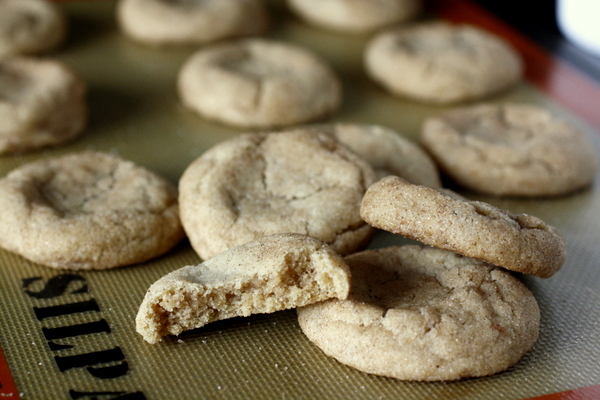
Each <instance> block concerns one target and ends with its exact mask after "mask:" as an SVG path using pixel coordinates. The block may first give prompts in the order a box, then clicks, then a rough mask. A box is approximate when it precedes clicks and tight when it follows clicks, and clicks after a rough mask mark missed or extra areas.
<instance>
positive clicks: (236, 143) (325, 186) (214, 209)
mask: <svg viewBox="0 0 600 400" xmlns="http://www.w3.org/2000/svg"><path fill="white" fill-rule="evenodd" d="M374 180H375V173H374V171H373V169H372V168H371V166H370V165H369V164H368V163H367V162H366V161H364V160H363V159H362V158H360V157H359V156H357V155H356V154H355V153H354V152H352V151H350V150H349V149H348V148H347V147H346V146H344V145H342V144H340V143H339V142H338V141H337V140H335V139H334V138H333V137H332V136H331V135H330V134H328V133H325V132H321V131H319V129H318V128H299V129H290V130H286V131H281V132H279V131H277V132H262V133H247V134H242V135H239V136H237V137H235V138H233V139H230V140H227V141H225V142H221V143H219V144H217V145H216V146H214V147H213V148H211V149H209V150H208V151H206V152H205V153H204V154H202V156H200V157H199V158H198V159H197V160H196V161H194V162H193V163H191V164H190V165H189V166H188V168H187V169H186V170H185V171H184V173H183V175H182V177H181V179H180V181H179V204H180V207H181V220H182V223H183V226H184V228H185V231H186V233H187V235H188V238H189V239H190V243H191V244H192V246H193V247H194V249H195V250H196V252H197V253H198V254H199V255H200V257H202V258H203V259H208V258H210V257H213V256H215V255H216V254H218V253H220V252H222V251H224V250H226V249H228V248H230V247H233V246H237V245H240V244H243V243H245V242H248V241H250V240H253V239H256V238H258V237H260V236H264V235H269V234H273V233H284V232H295V233H301V234H305V235H309V236H313V237H316V238H318V239H320V240H323V241H324V242H326V243H328V244H330V245H331V246H332V247H333V248H334V250H336V251H338V252H340V253H342V254H349V253H351V252H353V251H356V250H357V249H359V248H361V247H362V246H364V245H365V243H366V242H367V241H368V240H369V239H370V238H371V236H372V233H373V231H374V230H373V228H371V227H370V226H368V225H367V224H365V223H364V221H362V219H361V218H360V215H359V208H360V202H361V199H362V196H363V194H364V192H365V190H366V188H367V187H368V186H369V185H370V184H371V183H372V182H374Z"/></svg>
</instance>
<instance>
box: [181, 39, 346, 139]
mask: <svg viewBox="0 0 600 400" xmlns="http://www.w3.org/2000/svg"><path fill="white" fill-rule="evenodd" d="M178 82H179V83H178V85H179V95H180V98H181V100H182V101H183V103H184V104H185V105H186V106H187V107H189V108H190V109H192V110H194V111H196V112H198V113H199V114H200V115H202V116H203V117H205V118H207V119H210V120H215V121H219V122H221V123H224V124H228V125H233V126H238V127H254V128H266V127H275V126H286V125H292V124H298V123H304V122H310V121H313V120H316V119H319V118H323V117H326V116H328V115H330V114H331V113H333V112H334V111H336V110H337V109H338V108H339V107H340V105H341V99H342V93H341V82H340V80H339V78H338V77H337V75H336V73H335V72H334V71H333V70H332V69H331V68H330V67H329V66H328V65H327V64H326V63H325V62H324V61H323V60H321V59H320V58H319V57H317V56H316V55H315V54H313V53H312V52H311V51H309V50H306V49H304V48H301V47H298V46H296V45H292V44H290V43H284V42H278V41H273V40H267V39H245V40H239V41H235V42H229V43H224V44H219V45H214V46H211V47H207V48H204V49H202V50H199V51H198V52H197V53H195V54H194V55H192V56H191V57H190V58H189V59H188V60H187V61H186V63H185V64H184V65H183V67H182V68H181V71H180V73H179V79H178Z"/></svg>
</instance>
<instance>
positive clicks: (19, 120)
mask: <svg viewBox="0 0 600 400" xmlns="http://www.w3.org/2000/svg"><path fill="white" fill-rule="evenodd" d="M86 94H87V85H86V83H85V82H84V81H83V80H82V79H81V78H80V77H79V76H78V75H77V74H76V73H75V71H73V70H72V69H71V68H70V67H68V66H67V65H65V64H63V63H62V62H60V61H56V60H51V59H37V58H32V57H8V58H4V59H0V154H10V153H16V152H23V151H31V150H36V149H39V148H43V147H48V146H55V145H59V144H62V143H65V142H68V141H70V140H73V139H74V138H76V137H78V136H79V135H81V134H82V133H83V131H84V129H85V127H86V126H87V120H88V106H87V100H86Z"/></svg>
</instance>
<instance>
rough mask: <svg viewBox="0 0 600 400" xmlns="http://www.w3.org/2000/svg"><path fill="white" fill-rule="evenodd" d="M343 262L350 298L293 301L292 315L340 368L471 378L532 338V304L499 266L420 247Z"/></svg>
mask: <svg viewBox="0 0 600 400" xmlns="http://www.w3.org/2000/svg"><path fill="white" fill-rule="evenodd" d="M345 261H346V263H347V264H348V265H349V267H350V272H351V276H352V289H351V291H350V294H349V296H348V298H347V299H346V300H336V299H332V300H327V301H324V302H321V303H315V304H311V305H308V306H306V307H301V308H299V309H298V321H299V323H300V327H301V329H302V331H303V332H304V333H305V334H306V335H307V336H308V338H309V339H310V340H311V341H312V342H314V343H315V344H316V345H317V346H318V347H319V348H320V349H321V350H323V351H324V352H325V354H327V355H329V356H332V357H334V358H336V359H337V360H338V361H340V362H342V363H344V364H346V365H349V366H351V367H354V368H357V369H359V370H361V371H364V372H367V373H371V374H376V375H383V376H388V377H393V378H397V379H403V380H416V381H439V380H456V379H461V378H469V377H479V376H486V375H491V374H494V373H497V372H500V371H503V370H505V369H507V368H509V367H510V366H512V365H514V364H515V363H517V362H518V361H519V360H520V358H521V357H522V356H523V354H525V353H526V352H527V351H528V350H529V349H530V348H531V347H532V346H533V345H534V343H535V341H536V340H537V337H538V333H539V325H540V311H539V307H538V305H537V302H536V300H535V298H534V297H533V295H532V293H531V292H530V291H529V290H528V289H527V288H526V287H525V285H523V283H521V282H520V281H519V280H517V279H516V278H515V277H513V276H512V275H511V274H510V273H509V272H508V271H505V270H502V269H501V268H496V267H493V266H491V265H489V264H486V263H484V262H481V261H478V260H474V259H471V258H468V257H463V256H461V255H458V254H455V253H451V252H448V251H445V250H441V249H435V248H430V247H425V246H418V245H405V246H400V247H388V248H382V249H377V250H366V251H363V252H360V253H355V254H352V255H350V256H347V257H346V258H345Z"/></svg>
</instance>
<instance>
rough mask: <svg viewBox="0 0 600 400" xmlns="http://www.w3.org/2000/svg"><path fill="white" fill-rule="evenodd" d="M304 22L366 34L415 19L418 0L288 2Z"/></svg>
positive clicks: (312, 0) (418, 10)
mask: <svg viewBox="0 0 600 400" xmlns="http://www.w3.org/2000/svg"><path fill="white" fill-rule="evenodd" d="M287 3H288V5H289V7H290V8H291V9H292V10H293V11H294V12H295V13H296V14H297V15H298V16H300V17H301V18H302V19H304V20H306V21H307V22H309V23H311V24H314V25H317V26H320V27H322V28H326V29H332V30H336V31H340V32H347V33H368V32H372V31H375V30H377V29H380V28H382V27H385V26H388V25H391V24H395V23H398V22H406V21H409V20H412V19H413V18H415V17H416V16H417V14H418V13H419V12H420V11H421V8H422V0H351V1H348V0H288V2H287Z"/></svg>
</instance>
